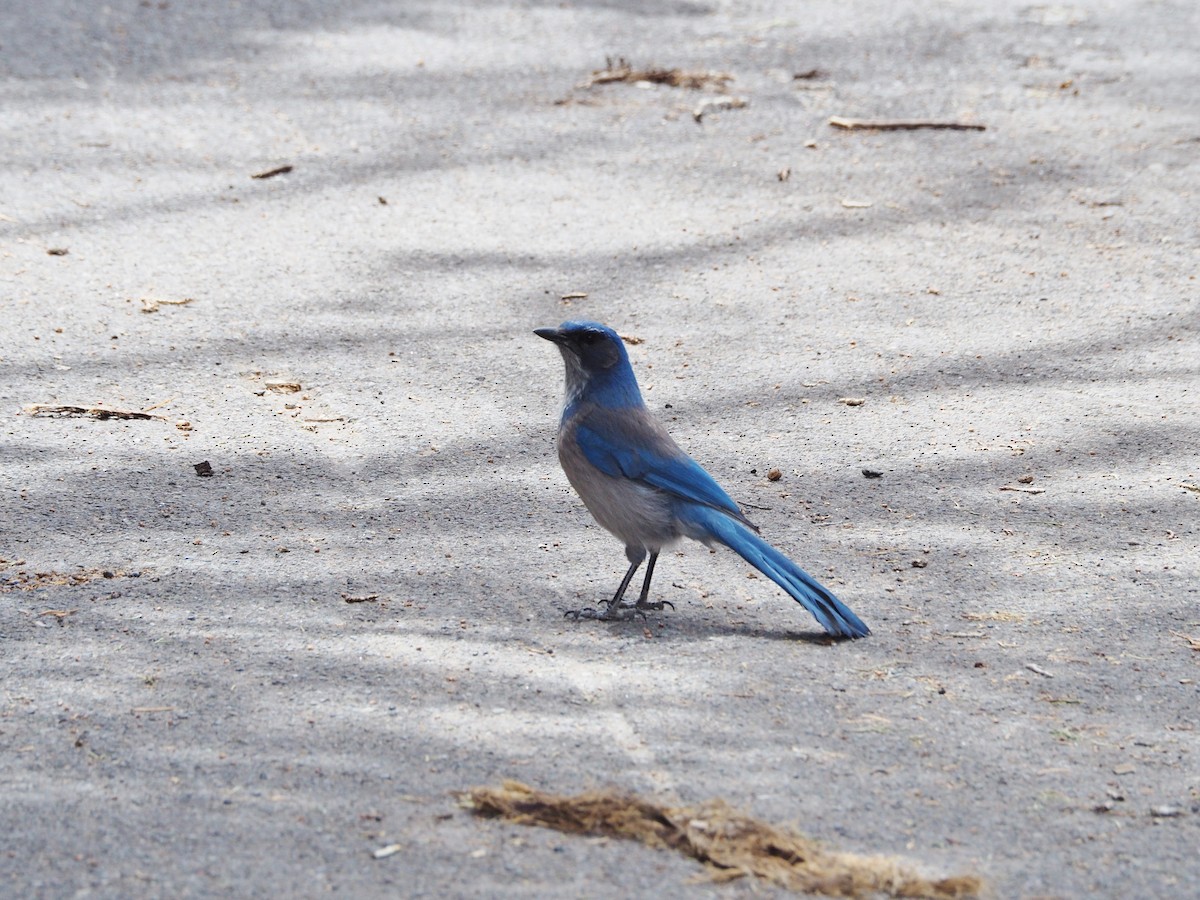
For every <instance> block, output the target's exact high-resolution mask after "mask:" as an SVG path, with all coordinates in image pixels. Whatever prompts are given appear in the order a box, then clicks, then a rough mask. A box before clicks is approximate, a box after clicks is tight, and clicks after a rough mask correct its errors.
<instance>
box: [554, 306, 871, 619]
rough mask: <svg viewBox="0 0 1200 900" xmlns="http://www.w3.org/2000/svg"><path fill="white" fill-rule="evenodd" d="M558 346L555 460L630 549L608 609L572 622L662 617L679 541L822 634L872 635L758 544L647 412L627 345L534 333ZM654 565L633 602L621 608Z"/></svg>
mask: <svg viewBox="0 0 1200 900" xmlns="http://www.w3.org/2000/svg"><path fill="white" fill-rule="evenodd" d="M533 333H534V334H536V335H537V336H538V337H541V338H545V339H546V340H548V341H550V342H551V343H553V344H555V345H557V347H558V349H559V352H560V353H561V354H562V358H563V362H564V364H565V365H566V392H565V396H564V399H563V409H562V418H561V420H560V422H559V427H558V436H557V445H558V459H559V462H560V463H561V465H562V468H563V471H564V472H565V473H566V476H567V480H568V481H569V482H570V483H571V486H572V487H573V488H574V489H575V492H576V493H577V494H578V495H579V497H580V499H581V500H583V503H584V505H585V506H586V507H587V508H588V511H589V512H590V513H591V514H592V516H593V518H595V520H596V521H597V522H599V523H600V525H601V526H603V527H604V528H605V529H606V530H607V531H609V532H611V533H612V534H613V535H614V536H615V537H616V538H617V539H618V540H620V541H622V542H623V543H624V544H625V557H626V559H628V560H629V569H628V570H627V571H626V572H625V577H624V578H622V579H621V584H620V586H619V587H618V588H617V592H616V593H615V594H614V595H613V597H612V599H611V600H609V601H607V605H606V606H605V608H604V609H603V610H596V609H583V610H577V611H569V612H567V613H566V614H567V615H568V616H573V617H574V618H576V619H580V618H585V619H602V620H605V621H613V620H620V619H630V618H634V617H635V616H638V615H642V616H644V615H645V612H644V611H645V610H662V609H663V608H664V604H665V605H667V606H671V607H672V609H673V608H674V605H673V604H671V603H670V601H664V600H659V601H655V602H652V601H651V600H650V580H651V579H652V578H653V577H654V566H655V564H656V563H657V562H658V556H659V553H661V552H662V550H663V548H665V547H669V546H672V545H673V544H675V543H676V542H677V541H679V540H680V539H682V538H691V539H692V540H696V541H699V542H700V543H702V544H705V545H706V546H709V547H711V546H713V545H715V544H722V545H724V546H726V547H728V548H729V549H731V550H733V551H734V552H735V553H737V554H738V555H739V556H741V557H742V559H744V560H745V561H746V562H748V563H750V565H752V566H754V568H756V569H758V570H759V571H760V572H762V573H763V574H764V575H766V576H767V577H768V578H770V579H771V580H772V581H774V582H775V583H776V584H777V585H779V586H780V587H781V588H783V589H784V590H785V591H786V592H787V593H788V594H789V595H790V596H791V597H792V598H793V599H794V600H796V602H798V603H799V604H800V605H801V606H803V607H804V608H805V609H807V610H808V611H809V612H810V613H812V615H813V616H814V617H815V618H816V620H817V621H818V622H819V623H820V624H821V626H822V627H823V628H824V629H825V631H826V632H828V633H829V634H831V635H833V636H835V637H843V638H860V637H865V636H866V635H868V634H870V633H871V632H870V629H869V628H868V627H867V626H866V625H865V624H864V623H863V621H862V620H861V619H859V618H858V616H856V615H855V614H854V613H853V612H852V611H851V610H850V609H849V607H847V606H846V605H845V604H844V603H842V602H841V601H840V600H838V598H837V597H835V596H834V595H833V593H832V592H831V591H830V590H829V589H828V588H826V587H825V586H824V585H822V584H821V583H820V582H818V581H817V580H816V579H815V578H813V577H812V576H811V575H809V574H808V573H807V572H805V571H804V570H803V569H801V568H800V567H799V566H798V565H796V564H795V563H794V562H792V561H791V560H790V559H788V557H786V556H784V554H782V553H780V552H779V551H778V550H776V549H775V548H774V547H772V546H771V545H770V544H768V543H767V542H766V541H765V540H763V539H762V538H761V537H759V528H758V526H756V525H754V524H753V523H752V522H751V521H750V520H749V519H748V518H747V517H746V515H745V514H744V513H743V512H742V510H741V508H739V507H738V505H737V504H736V503H735V502H734V501H733V500H732V499H731V498H730V497H729V495H728V494H727V493H725V491H724V490H723V489H722V488H721V486H720V485H718V484H717V482H716V481H715V480H714V479H713V477H712V476H711V475H709V474H708V472H706V471H705V470H704V469H703V468H702V467H701V466H700V464H699V463H697V462H696V461H695V460H694V459H692V458H691V457H690V456H688V455H687V453H685V452H684V451H683V450H682V449H681V448H680V446H679V445H678V444H677V443H675V441H674V440H673V439H672V438H671V436H670V434H668V433H667V430H666V428H664V427H663V425H662V424H661V423H660V422H658V420H656V419H655V418H654V417H653V416H652V415H651V413H650V411H649V410H648V409H647V408H646V404H645V402H644V401H643V400H642V393H641V390H640V389H639V388H638V383H637V377H636V376H635V375H634V373H633V367H632V366H631V365H630V363H629V355H628V354H627V353H626V352H625V344H624V342H623V341H622V340H621V337H620V336H619V335H618V334H617V333H616V332H615V331H613V329H611V328H609V327H608V326H607V325H603V324H601V323H599V322H577V321H569V322H563V323H562V324H561V325H559V326H558V327H557V328H537V329H535V330H534V332H533ZM647 558H649V562H648V563H647V565H646V575H645V578H644V580H643V581H642V590H641V594H640V595H639V596H638V599H637V602H635V603H627V602H624V597H625V591H626V590H627V589H628V588H629V583H630V582H631V581H632V580H633V577H634V575H635V574H636V572H637V570H638V568H640V566H641V565H642V563H643V562H645V561H646V560H647Z"/></svg>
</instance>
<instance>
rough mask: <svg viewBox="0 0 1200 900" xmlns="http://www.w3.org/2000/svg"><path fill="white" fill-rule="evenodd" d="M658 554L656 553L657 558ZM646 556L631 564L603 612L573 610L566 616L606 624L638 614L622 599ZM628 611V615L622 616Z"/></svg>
mask: <svg viewBox="0 0 1200 900" xmlns="http://www.w3.org/2000/svg"><path fill="white" fill-rule="evenodd" d="M657 555H658V554H657V553H656V554H655V556H657ZM644 558H645V556H644V555H643V556H640V557H637V558H636V559H633V560H631V561H630V563H629V571H627V572H626V573H625V577H624V578H622V579H621V586H620V587H618V588H617V592H616V593H615V594H613V598H612V599H611V600H609V601H608V605H607V606H605V608H604V611H603V612H596V610H594V609H572V610H568V611H567V612H566V613H564V615H565V616H567V617H569V618H572V619H600V620H602V621H605V622H609V621H612V620H613V619H631V618H633V616H634V615H635V614H636V613H637V610H636V608H635V607H633V606H622V605H621V598H622V597H624V596H625V591H626V589H627V588H628V587H629V582H631V581H633V574H634V572H636V571H637V570H638V566H640V565H641V564H642V560H643V559H644ZM626 611H627V614H624V615H623V614H622V613H625V612H626Z"/></svg>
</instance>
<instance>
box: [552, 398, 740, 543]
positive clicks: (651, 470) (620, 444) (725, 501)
mask: <svg viewBox="0 0 1200 900" xmlns="http://www.w3.org/2000/svg"><path fill="white" fill-rule="evenodd" d="M581 419H582V421H580V422H579V423H578V424H577V425H576V428H575V439H576V441H577V442H578V444H579V449H580V450H582V451H583V455H584V457H585V458H586V459H587V461H588V462H589V463H591V464H592V465H593V466H595V467H596V468H597V469H599V470H600V471H601V472H603V473H604V474H605V475H611V476H612V477H614V478H616V477H624V478H629V479H632V480H634V481H640V482H643V483H644V484H648V485H650V486H651V487H655V488H658V489H659V490H661V491H666V492H667V493H668V494H671V495H673V496H674V497H677V498H679V499H680V500H686V501H689V502H691V503H699V504H701V505H703V506H708V507H712V508H713V509H718V510H720V511H721V512H724V513H727V514H729V515H730V516H733V517H734V518H735V519H737V520H739V521H741V522H745V523H746V524H747V525H750V522H749V521H748V520H747V519H746V517H745V516H744V515H742V511H741V510H740V509H738V505H737V504H736V503H734V502H733V500H732V499H731V498H730V496H729V495H728V494H726V493H725V491H724V490H722V489H721V486H720V485H719V484H717V483H716V481H714V480H713V477H712V476H711V475H709V474H708V473H707V472H705V471H704V469H702V468H701V467H700V464H699V463H698V462H696V461H695V460H694V459H692V458H691V457H690V456H688V455H687V454H686V453H684V452H683V450H681V449H680V448H679V445H678V444H676V443H675V442H674V441H673V440H672V439H671V436H670V435H669V434H667V432H666V430H665V429H664V428H663V427H662V426H661V425H659V424H658V423H657V422H656V421H654V419H652V418H651V417H650V414H649V413H647V412H646V411H645V410H644V409H643V410H629V409H623V410H620V411H619V414H614V413H613V412H610V411H609V410H602V409H596V410H592V411H591V412H590V414H589V415H587V416H583V417H581ZM750 527H751V528H753V527H754V526H753V525H750ZM756 530H757V529H756Z"/></svg>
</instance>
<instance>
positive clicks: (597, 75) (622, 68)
mask: <svg viewBox="0 0 1200 900" xmlns="http://www.w3.org/2000/svg"><path fill="white" fill-rule="evenodd" d="M639 81H647V82H650V83H651V84H666V85H670V86H671V87H681V88H691V89H692V90H699V89H700V88H706V87H716V88H718V89H720V88H722V87H724V86H725V83H726V82H727V81H733V76H732V75H730V74H729V73H728V72H688V71H685V70H684V69H658V68H649V69H635V68H634V67H633V66H632V65H630V64H629V63H628V62H626V61H625V59H623V58H620V59H617V60H616V62H615V63H614V62H613V60H611V59H609V60H607V61H606V66H605V68H603V69H599V70H597V71H595V72H593V73H592V75H591V77H590V78H589V79H588V80H587V81H585V82H584V83H583V84H581V85H580V87H583V88H590V87H595V86H596V85H598V84H614V83H618V82H620V83H624V84H637V83H638V82H639Z"/></svg>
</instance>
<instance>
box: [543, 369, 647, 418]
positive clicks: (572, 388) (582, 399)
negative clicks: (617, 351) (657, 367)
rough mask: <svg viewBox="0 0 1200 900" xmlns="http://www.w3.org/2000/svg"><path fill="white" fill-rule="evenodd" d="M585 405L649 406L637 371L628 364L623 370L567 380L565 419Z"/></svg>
mask: <svg viewBox="0 0 1200 900" xmlns="http://www.w3.org/2000/svg"><path fill="white" fill-rule="evenodd" d="M583 404H587V405H589V406H599V407H602V408H604V409H635V408H640V407H643V406H645V405H646V404H645V402H644V401H643V400H642V392H641V391H640V390H638V383H637V379H636V378H634V375H633V371H632V370H631V369H629V368H628V367H626V368H624V369H623V370H622V368H621V367H620V366H616V367H614V368H612V369H610V370H608V371H606V372H593V373H591V374H590V376H588V377H585V378H582V379H579V380H577V381H576V380H574V379H571V378H568V379H567V396H566V401H565V403H564V404H563V416H564V418H570V417H571V416H572V415H573V414H574V413H575V412H576V411H577V410H578V409H579V407H580V406H581V405H583Z"/></svg>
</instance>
